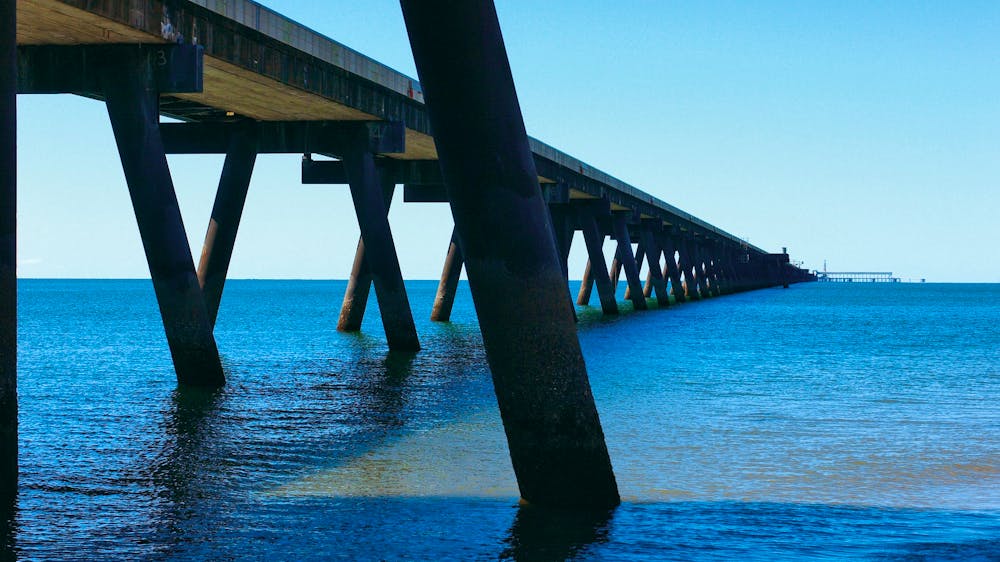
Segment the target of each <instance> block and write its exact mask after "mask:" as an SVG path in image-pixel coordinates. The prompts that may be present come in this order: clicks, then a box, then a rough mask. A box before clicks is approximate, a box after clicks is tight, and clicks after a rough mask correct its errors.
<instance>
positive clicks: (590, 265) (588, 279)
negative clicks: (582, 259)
mask: <svg viewBox="0 0 1000 562" xmlns="http://www.w3.org/2000/svg"><path fill="white" fill-rule="evenodd" d="M593 269H594V262H592V261H590V258H588V259H587V265H586V266H584V268H583V278H582V279H580V290H579V291H578V292H577V293H576V304H578V305H580V306H588V305H589V304H590V295H591V294H592V293H593V292H594V273H593Z"/></svg>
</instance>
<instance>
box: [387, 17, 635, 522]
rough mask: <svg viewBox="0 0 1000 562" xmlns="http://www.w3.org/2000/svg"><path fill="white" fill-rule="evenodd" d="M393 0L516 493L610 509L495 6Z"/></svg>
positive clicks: (603, 459) (608, 480)
mask: <svg viewBox="0 0 1000 562" xmlns="http://www.w3.org/2000/svg"><path fill="white" fill-rule="evenodd" d="M400 4H401V5H402V8H403V16H404V20H405V22H406V27H407V32H408V33H409V38H410V44H411V46H412V48H413V57H414V60H415V62H416V66H417V72H418V74H419V78H420V83H421V86H422V87H423V89H424V100H425V103H426V107H427V111H428V114H429V117H430V122H431V126H432V128H433V130H434V140H435V143H436V145H437V151H438V157H439V159H440V163H441V171H442V174H443V176H444V180H445V184H446V186H447V190H448V199H449V201H450V203H451V208H452V214H453V215H454V218H455V227H456V229H457V231H458V234H459V239H460V240H461V245H462V252H463V254H464V255H465V260H466V271H467V273H468V276H469V286H470V288H471V290H472V297H473V301H474V303H475V306H476V312H477V313H478V316H479V325H480V329H481V331H482V334H483V343H484V345H485V348H486V354H487V358H488V360H489V365H490V370H491V372H492V375H493V386H494V390H495V391H496V395H497V402H498V404H499V406H500V415H501V418H502V419H503V424H504V430H505V432H506V434H507V441H508V445H509V450H510V455H511V461H512V464H513V467H514V473H515V475H516V477H517V482H518V487H519V488H520V492H521V497H522V499H523V500H524V501H526V502H528V503H535V504H541V505H549V506H561V507H591V508H607V507H611V506H614V505H617V504H618V503H619V501H620V500H619V496H618V487H617V484H616V483H615V478H614V473H613V472H612V470H611V461H610V458H609V457H608V451H607V447H606V446H605V443H604V433H603V431H602V429H601V424H600V419H599V417H598V414H597V409H596V407H595V405H594V398H593V395H592V394H591V391H590V384H589V381H588V379H587V370H586V366H585V364H584V361H583V355H582V353H581V351H580V344H579V341H578V340H577V336H576V326H575V324H574V322H573V315H572V310H571V304H570V302H568V301H567V300H566V299H565V298H564V297H563V295H565V294H566V289H565V281H564V277H563V271H562V268H561V267H560V263H559V262H560V256H559V252H558V251H557V249H556V244H555V240H554V236H553V230H552V227H551V222H550V221H551V219H550V218H549V216H548V210H547V208H546V204H545V201H544V199H543V197H542V193H541V189H540V187H539V184H538V173H537V170H536V168H535V163H534V160H533V158H532V153H531V149H530V147H529V145H528V137H527V134H526V133H525V130H524V121H523V119H522V117H521V111H520V107H519V106H518V102H517V95H516V93H515V90H514V82H513V77H512V75H511V72H510V64H509V62H508V60H507V54H506V50H505V48H504V45H503V39H502V37H501V33H500V26H499V22H498V20H497V15H496V9H495V7H494V6H493V2H492V1H490V0H478V1H469V2H452V1H449V0H401V2H400ZM500 124H502V125H503V126H499V125H500ZM515 219H516V220H515ZM605 271H606V270H605Z"/></svg>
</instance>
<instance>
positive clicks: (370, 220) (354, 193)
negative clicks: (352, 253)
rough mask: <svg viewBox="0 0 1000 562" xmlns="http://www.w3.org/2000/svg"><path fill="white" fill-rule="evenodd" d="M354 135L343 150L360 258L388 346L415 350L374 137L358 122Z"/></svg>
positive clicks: (414, 331)
mask: <svg viewBox="0 0 1000 562" xmlns="http://www.w3.org/2000/svg"><path fill="white" fill-rule="evenodd" d="M355 135H356V138H355V139H354V142H352V143H351V146H350V147H348V150H347V151H346V152H345V153H344V154H343V162H344V170H345V171H346V172H347V181H348V183H349V185H350V187H351V199H353V200H354V210H355V213H356V214H357V216H358V226H359V227H360V228H361V238H362V239H363V241H364V262H365V263H367V264H368V269H369V270H370V272H371V277H372V284H373V285H374V286H375V297H376V298H377V299H378V308H379V312H380V313H381V315H382V326H383V327H384V328H385V337H386V340H387V341H388V343H389V349H391V350H394V351H419V350H420V341H419V339H418V338H417V328H416V326H415V325H414V323H413V312H412V311H411V309H410V301H409V299H408V298H407V296H406V287H405V285H404V284H403V273H402V271H400V269H399V258H398V257H397V254H396V245H395V243H394V242H393V240H392V231H391V230H390V229H389V217H388V215H387V213H386V205H385V192H386V191H387V189H386V184H384V183H383V178H382V174H381V173H380V171H379V170H378V168H376V166H375V154H374V153H373V152H372V151H371V149H370V147H371V145H372V142H373V140H374V139H372V138H370V133H369V130H368V129H367V128H366V127H364V126H358V127H357V129H356V131H355ZM360 250H361V244H359V251H360Z"/></svg>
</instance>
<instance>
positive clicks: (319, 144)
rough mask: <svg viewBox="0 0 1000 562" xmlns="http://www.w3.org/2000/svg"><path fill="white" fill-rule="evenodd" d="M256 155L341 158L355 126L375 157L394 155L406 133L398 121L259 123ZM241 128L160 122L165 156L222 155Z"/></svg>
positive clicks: (403, 145) (235, 124)
mask: <svg viewBox="0 0 1000 562" xmlns="http://www.w3.org/2000/svg"><path fill="white" fill-rule="evenodd" d="M257 125H258V132H259V134H258V140H257V153H258V154H307V153H310V152H318V153H323V154H333V155H340V154H343V153H344V152H345V151H346V150H348V149H349V147H350V145H351V143H352V142H356V140H354V139H356V138H357V137H356V131H357V129H358V127H365V128H367V130H368V131H367V132H368V139H369V141H368V142H369V143H370V145H369V146H368V147H367V148H368V149H369V150H370V151H371V152H374V153H376V154H396V153H401V152H404V151H405V149H406V132H405V129H404V127H403V123H402V122H399V121H261V122H259V123H258V124H257ZM239 127H240V122H239V121H234V122H227V123H161V124H160V134H161V135H162V137H163V144H164V146H165V147H166V151H167V154H225V153H226V149H227V148H228V146H229V138H230V137H231V136H232V135H233V133H234V131H236V130H238V129H239Z"/></svg>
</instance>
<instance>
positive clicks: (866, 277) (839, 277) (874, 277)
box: [816, 260, 900, 283]
mask: <svg viewBox="0 0 1000 562" xmlns="http://www.w3.org/2000/svg"><path fill="white" fill-rule="evenodd" d="M816 281H820V282H825V283H899V281H900V280H899V277H893V276H892V272H891V271H827V270H826V260H823V271H817V272H816Z"/></svg>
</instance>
